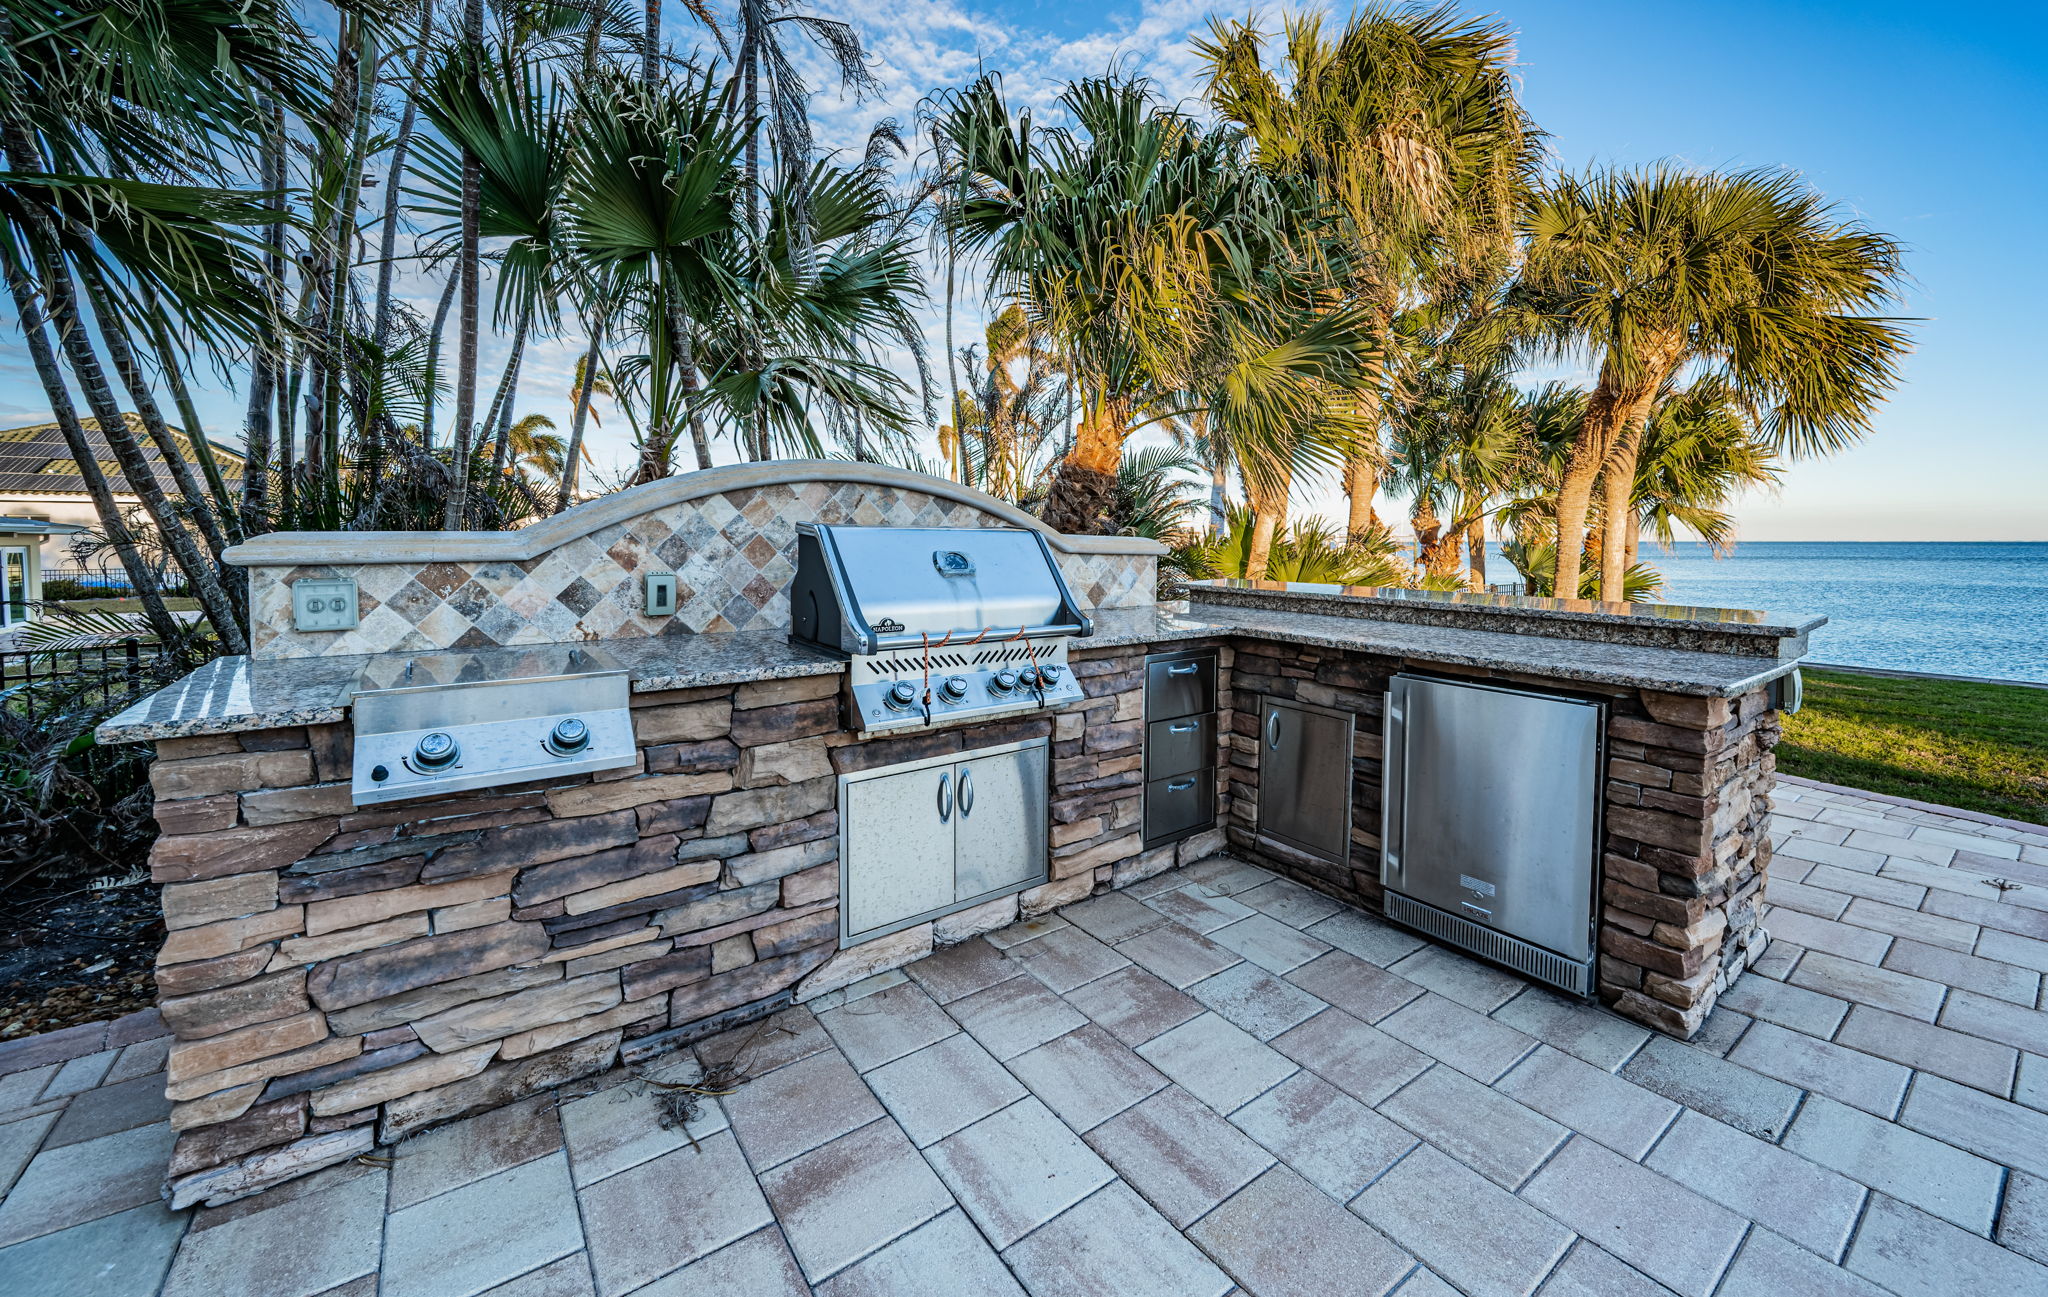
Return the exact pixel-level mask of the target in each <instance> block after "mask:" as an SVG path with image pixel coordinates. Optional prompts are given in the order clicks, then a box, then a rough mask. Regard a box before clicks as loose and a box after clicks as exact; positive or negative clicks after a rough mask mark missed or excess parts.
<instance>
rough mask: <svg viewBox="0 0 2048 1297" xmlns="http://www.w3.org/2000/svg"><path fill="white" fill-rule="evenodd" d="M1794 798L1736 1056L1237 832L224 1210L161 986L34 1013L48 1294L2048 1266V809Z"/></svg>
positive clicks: (2013, 1273) (1453, 1283)
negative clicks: (164, 1026)
mask: <svg viewBox="0 0 2048 1297" xmlns="http://www.w3.org/2000/svg"><path fill="white" fill-rule="evenodd" d="M1774 830H1775V831H1774V838H1775V839H1776V841H1777V854H1776V858H1775V861H1774V863H1773V866H1772V884H1771V892H1770V901H1771V903H1772V909H1771V911H1770V914H1769V918H1768V924H1767V926H1768V927H1769V929H1770V931H1771V933H1772V935H1773V941H1772V943H1771V946H1770V949H1769V950H1768V951H1767V952H1766V954H1765V956H1764V957H1763V960H1762V962H1761V964H1760V965H1759V968H1758V970H1757V972H1758V974H1759V975H1756V976H1749V977H1745V978H1744V979H1742V981H1741V982H1740V983H1739V984H1738V985H1737V986H1736V987H1735V988H1734V990H1733V991H1731V992H1730V993H1729V994H1728V995H1726V996H1724V997H1723V998H1722V1000H1721V1003H1720V1006H1719V1007H1718V1008H1717V1009H1716V1011H1715V1012H1714V1014H1713V1016H1712V1017H1711V1018H1710V1019H1709V1020H1708V1023H1707V1025H1706V1027H1705V1029H1704V1030H1703V1032H1702V1033H1701V1035H1700V1037H1699V1038H1698V1039H1697V1040H1695V1041H1693V1042H1691V1043H1690V1044H1680V1043H1678V1042H1675V1041H1671V1040H1667V1039H1664V1038H1661V1037H1654V1036H1652V1035H1651V1033H1649V1032H1647V1031H1645V1030H1643V1029H1642V1028H1639V1027H1636V1026H1634V1025H1632V1024H1630V1023H1628V1022H1625V1021H1623V1020H1622V1019H1620V1018H1617V1017H1615V1016H1613V1015H1611V1014H1608V1013H1605V1012H1603V1011H1600V1010H1597V1009H1593V1008H1589V1007H1587V1006H1585V1005H1582V1004H1579V1003H1576V1002H1573V1001H1571V1000H1568V999H1566V998H1564V997H1562V996H1559V995H1555V994H1552V993H1550V992H1548V991H1545V990H1542V989H1540V988H1536V987H1532V986H1529V985H1528V984H1526V983H1524V982H1522V981H1521V980H1519V979H1517V978H1514V977H1511V976H1509V975H1507V974H1504V973H1500V972H1498V971H1497V970H1494V969H1491V968H1488V967H1486V966H1483V965H1480V964H1477V963H1475V962H1472V961H1469V960H1466V959H1465V958H1463V957H1462V956H1455V955H1450V954H1447V953H1446V952H1444V951H1442V950H1440V949H1438V948H1436V947H1432V946H1429V945H1426V944H1424V943H1423V942H1422V941H1420V940H1419V939H1417V938H1415V937H1412V936H1410V935H1408V934H1407V933H1405V932H1402V931H1400V930H1399V929H1396V928H1393V927H1392V926H1390V925H1387V924H1385V923H1383V922H1380V921H1379V920H1377V919H1373V918H1371V917H1369V916H1366V915H1362V914H1359V913H1356V912H1353V911H1349V910H1343V909H1338V908H1337V907H1335V906H1334V905H1333V904H1332V903H1330V902H1328V901H1326V900H1325V899H1324V898H1321V897H1319V896H1316V895H1314V894H1312V893H1309V892H1307V891H1305V890H1303V889H1301V888H1299V887H1296V886H1295V885H1293V884H1291V883H1288V882H1284V881H1280V880H1276V879H1274V878H1273V877H1272V876H1271V875H1270V874H1267V873H1265V872H1264V871H1261V870H1258V869H1255V868H1252V867H1250V866H1248V865H1244V864H1241V863H1238V862H1235V861H1231V860H1228V859H1223V858H1218V859H1214V860H1210V861H1206V862H1203V863H1202V864H1199V865H1196V866H1193V867H1191V868H1190V869H1187V870H1183V871H1180V872H1178V873H1174V874H1169V875H1166V876H1163V877H1160V878H1157V879H1153V880H1151V881H1149V882H1148V883H1145V884H1141V885H1139V886H1138V887H1135V888H1133V889H1131V891H1130V892H1128V893H1120V894H1114V895H1109V896H1103V897H1097V898H1095V899H1093V900H1090V901H1085V902H1082V903H1081V904H1078V905H1075V906H1072V907H1069V908H1068V909H1067V910H1065V911H1062V912H1061V913H1060V914H1059V915H1057V916H1052V917H1048V918H1045V919H1042V920H1039V921H1036V922H1033V923H1031V924H1027V925H1021V926H1019V927H1017V928H1012V929H1007V930H1005V931H1003V932H1001V933H995V934H991V935H990V936H989V937H988V938H977V939H975V940H973V941H970V942H968V943H966V944H964V945H961V946H957V947H953V948H951V949H949V950H946V951H943V952H941V953H939V954H937V955H935V956H933V957H932V958H930V959H928V960H925V961H923V962H921V963H919V964H915V965H912V966H911V967H909V968H908V969H905V970H903V971H902V972H897V973H888V974H884V975H882V976H880V977H876V978H872V979H870V980H869V981H868V982H866V983H863V984H861V985H859V986H856V987H853V988H850V989H849V990H847V991H845V992H839V993H835V994H834V995H831V996H827V997H825V998H823V999H821V1000H818V1001H815V1002H814V1003H812V1004H811V1005H809V1006H807V1007H804V1008H799V1009H793V1010H790V1011H787V1012H785V1013H783V1014H781V1015H779V1016H777V1017H776V1018H773V1019H770V1020H769V1021H768V1022H767V1023H765V1024H758V1025H756V1026H753V1027H748V1028H743V1029H741V1030H739V1031H737V1032H733V1033H729V1034H728V1035H727V1036H725V1037H721V1038H717V1039H715V1040H712V1041H708V1042H705V1043H703V1044H701V1045H700V1046H698V1048H697V1050H696V1053H695V1055H694V1056H692V1055H677V1056H671V1057H668V1058H664V1059H658V1060H656V1061H655V1062H654V1063H652V1064H650V1065H648V1066H647V1067H645V1068H643V1069H641V1070H640V1075H638V1076H635V1075H633V1074H630V1073H628V1072H627V1071H624V1070H621V1071H619V1072H615V1073H613V1074H611V1075H608V1076H605V1077H600V1078H594V1079H592V1080H589V1081H585V1082H580V1083H577V1084H575V1085H571V1086H568V1087H565V1088H564V1089H562V1090H561V1091H559V1092H556V1093H553V1094H544V1095H538V1096H535V1097H534V1098H532V1099H528V1100H526V1101H524V1102H522V1103H519V1104H516V1105H514V1106H512V1107H509V1108H505V1109H501V1110H499V1111H496V1112H492V1113H487V1114H484V1115H482V1116H478V1117H474V1118H471V1119H468V1120H466V1121H463V1122H461V1123H458V1124H456V1125H453V1126H449V1127H446V1128H443V1129H441V1130H438V1131H434V1132H430V1133H428V1134H426V1135H422V1136H419V1137H416V1138H414V1139H412V1140H409V1141H407V1142H405V1143H403V1144H401V1145H399V1146H398V1147H397V1148H395V1149H393V1150H389V1154H390V1155H389V1156H388V1157H380V1158H376V1159H369V1160H365V1161H360V1162H356V1163H351V1164H347V1165H343V1166H340V1167H335V1168H332V1169H330V1170H328V1171H325V1172H322V1173H320V1174H318V1175H315V1176H311V1177H308V1178H306V1179H304V1180H301V1181H297V1182H293V1183H290V1184H287V1185H285V1186H282V1187H280V1188H278V1189H275V1190H272V1191H271V1192H269V1193H267V1194H264V1195H260V1196H258V1197H255V1198H252V1199H246V1200H244V1201H241V1202H237V1203H232V1204H229V1205H227V1206H225V1207H221V1208H214V1209H200V1210H198V1211H196V1212H183V1213H175V1214H174V1213H171V1212H169V1211H167V1210H165V1209H164V1208H163V1206H162V1205H161V1203H160V1202H159V1201H158V1199H157V1197H156V1191H157V1185H158V1183H159V1181H160V1179H161V1175H162V1171H163V1167H164V1163H165V1160H166V1157H167V1155H168V1152H169V1149H170V1145H171V1142H172V1132H171V1131H170V1129H169V1127H168V1125H167V1124H166V1123H165V1115H166V1105H165V1104H164V1101H163V1097H162V1095H163V1086H162V1080H163V1078H162V1075H161V1071H162V1066H163V1058H164V1050H165V1045H166V1042H165V1040H164V1039H163V1038H162V1037H161V1036H160V1034H159V1033H160V1031H161V1028H160V1027H156V1026H154V1025H153V1022H152V1018H153V1015H138V1016H137V1017H136V1018H133V1019H124V1020H122V1021H121V1022H118V1023H115V1024H112V1025H111V1026H108V1025H105V1024H102V1025H100V1026H97V1027H94V1028H81V1029H73V1030H72V1031H70V1032H64V1033H56V1034H53V1035H52V1036H47V1037H38V1038H34V1039H33V1040H31V1041H28V1042H17V1043H16V1044H14V1045H10V1046H6V1047H0V1290H4V1291H5V1292H6V1293H7V1294H8V1297H45V1295H57V1294H62V1295H64V1297H81V1295H88V1297H144V1295H146V1294H156V1293H162V1294H165V1295H166V1297H214V1295H219V1294H234V1295H236V1297H314V1295H316V1294H323V1295H325V1297H372V1295H373V1294H382V1295H384V1297H430V1295H431V1297H468V1295H469V1294H481V1293H489V1294H493V1297H591V1295H593V1294H601V1295H602V1297H623V1295H624V1294H636V1295H637V1297H682V1295H683V1294H691V1295H693V1297H694V1295H697V1294H735V1295H743V1297H771V1295H773V1294H784V1293H790V1294H802V1293H810V1292H816V1293H819V1294H824V1295H825V1297H854V1295H857V1294H876V1295H881V1294H888V1295H890V1297H898V1295H905V1294H920V1293H932V1294H960V1293H975V1294H983V1293H987V1294H1000V1293H1012V1294H1015V1293H1027V1292H1028V1293H1031V1294H1034V1295H1044V1294H1068V1293H1074V1294H1080V1293H1099V1294H1118V1295H1122V1294H1132V1295H1134V1297H1135V1295H1140V1294H1153V1293H1156V1294H1161V1295H1162V1297H1222V1295H1223V1294H1226V1293H1231V1292H1233V1291H1241V1292H1246V1293H1251V1294H1258V1295H1260V1297H1275V1295H1278V1294H1292V1293H1303V1294H1331V1293H1344V1294H1358V1295H1359V1297H1377V1295H1379V1294H1383V1293H1389V1292H1397V1293H1398V1294H1399V1297H1433V1295H1436V1294H1444V1293H1464V1294H1468V1297H1495V1295H1496V1294H1502V1295H1505V1294H1529V1293H1540V1294H1544V1295H1545V1297H1566V1295H1567V1294H1623V1295H1627V1294H1658V1293H1672V1292H1675V1293H1681V1294H1686V1295H1687V1297H1710V1295H1711V1297H1765V1295H1776V1294H1808V1293H1812V1294H1822V1293H1826V1294H1877V1293H1884V1292H1891V1293H1896V1294H1902V1295H1917V1294H1950V1293H1953V1294H1966V1293H1967V1294H1992V1293H1998V1294H2021V1293H2036V1294H2048V1012H2043V998H2042V997H2043V985H2042V975H2043V973H2044V972H2048V832H2044V831H2040V830H2032V829H2028V828H2024V827H2015V826H2011V825H2009V824H2004V823H1990V822H1985V821H1982V820H1977V819H1971V818H1969V817H1967V816H1964V815H1958V814H1945V813H1941V812H1939V811H1938V810H1932V809H1926V808H1920V807H1915V806H1911V805H1904V804H1899V803H1896V802H1890V801H1885V800H1882V799H1877V798H1871V797H1865V796H1861V795H1857V794H1853V793H1849V792H1846V791H1842V790H1835V789H1827V788H1822V787H1816V786H1812V785H1805V784H1800V783H1797V782H1791V781H1788V782H1786V783H1785V784H1783V785H1781V787H1780V789H1779V791H1778V801H1777V809H1776V816H1775V821H1774ZM735 1052H737V1054H738V1061H739V1063H740V1064H741V1066H742V1068H743V1070H744V1071H745V1072H746V1074H747V1075H748V1076H749V1077H750V1079H749V1080H748V1081H747V1082H746V1083H745V1084H743V1085H742V1086H740V1088H739V1089H738V1090H737V1091H736V1092H734V1093H732V1094H731V1095H729V1096H727V1097H725V1098H723V1099H706V1100H704V1101H703V1103H702V1105H701V1108H700V1110H699V1112H698V1115H697V1116H696V1118H695V1119H694V1120H692V1121H690V1122H689V1124H688V1127H687V1128H686V1129H685V1128H683V1127H680V1126H670V1125H664V1124H663V1120H662V1107H663V1101H664V1100H663V1097H664V1096H665V1095H669V1094H672V1093H673V1091H670V1090H665V1089H663V1088H662V1086H661V1083H664V1082H666V1083H670V1084H673V1083H676V1082H686V1081H689V1080H692V1079H694V1078H697V1077H699V1076H700V1075H701V1074H702V1072H701V1066H702V1063H703V1062H709V1061H715V1060H717V1059H721V1058H729V1057H732V1056H733V1055H734V1054H735ZM650 1082H652V1083H650Z"/></svg>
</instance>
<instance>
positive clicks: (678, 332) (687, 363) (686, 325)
mask: <svg viewBox="0 0 2048 1297" xmlns="http://www.w3.org/2000/svg"><path fill="white" fill-rule="evenodd" d="M669 327H670V330H671V331H672V332H673V333H674V334H675V336H676V372H677V376H678V378H679V379H680V381H681V384H682V388H683V404H684V407H685V408H686V409H687V410H688V411H689V413H688V415H687V416H686V417H687V418H688V419H689V421H690V448H691V449H692V450H694V451H695V452H696V454H697V469H698V471H699V472H702V471H703V470H704V469H707V468H710V467H711V434H710V432H709V431H707V430H706V429H705V427H704V411H703V410H702V409H700V408H699V407H698V405H697V402H696V399H695V398H696V395H697V391H698V388H699V386H700V383H699V382H698V376H697V344H696V342H695V341H694V340H693V339H692V338H691V336H690V317H689V316H687V315H684V314H683V313H682V312H681V311H679V310H678V311H675V312H674V314H673V315H671V317H670V320H669ZM761 458H763V459H765V458H767V456H766V455H763V456H761Z"/></svg>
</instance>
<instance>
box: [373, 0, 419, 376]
mask: <svg viewBox="0 0 2048 1297" xmlns="http://www.w3.org/2000/svg"><path fill="white" fill-rule="evenodd" d="M433 42H434V0H421V3H420V34H419V43H418V44H417V45H416V46H414V48H413V54H412V65H411V67H410V68H409V69H408V73H407V85H408V87H410V86H416V85H418V84H419V83H420V77H421V75H422V74H423V73H424V72H425V71H426V66H427V52H428V51H429V49H431V48H432V46H433ZM418 120H419V99H418V97H417V96H414V95H411V94H407V95H406V96H405V113H404V115H403V116H401V117H400V118H399V119H398V137H397V138H396V139H395V140H394V141H393V142H392V145H391V167H390V169H389V170H388V171H387V172H386V173H385V176H384V184H385V186H386V188H385V191H384V217H383V225H382V226H381V228H380V229H379V231H378V239H377V313H376V314H375V315H374V316H373V317H372V319H373V320H374V321H375V324H374V326H373V327H374V328H375V333H374V335H373V336H374V338H375V340H376V343H377V350H379V351H382V350H383V349H384V345H385V343H386V342H387V341H389V339H390V337H391V276H392V271H393V269H394V263H395V262H396V260H397V257H398V200H399V197H400V195H401V194H402V193H403V191H404V188H405V187H404V185H403V183H402V181H403V180H404V178H405V158H406V154H407V153H409V152H410V151H411V150H412V132H413V127H414V126H415V125H416V124H417V122H418Z"/></svg>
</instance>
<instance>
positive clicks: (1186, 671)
mask: <svg viewBox="0 0 2048 1297" xmlns="http://www.w3.org/2000/svg"><path fill="white" fill-rule="evenodd" d="M1201 669H1202V664H1201V663H1199V662H1184V663H1182V664H1181V665H1179V666H1177V667H1168V668H1166V674H1168V675H1170V676H1191V675H1193V674H1194V673H1195V672H1197V671H1200V670H1201Z"/></svg>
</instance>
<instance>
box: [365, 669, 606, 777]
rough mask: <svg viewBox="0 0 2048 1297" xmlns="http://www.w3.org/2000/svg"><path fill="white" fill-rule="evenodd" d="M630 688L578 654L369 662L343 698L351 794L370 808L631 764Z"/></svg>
mask: <svg viewBox="0 0 2048 1297" xmlns="http://www.w3.org/2000/svg"><path fill="white" fill-rule="evenodd" d="M400 663H402V665H399V664H400ZM380 676H381V677H383V678H381V679H380V678H379V677H380ZM628 693H629V686H628V683H627V675H626V673H625V672H624V671H621V670H619V669H617V668H616V667H613V666H611V665H610V664H609V663H607V662H601V661H599V660H597V659H596V658H594V657H593V656H592V654H590V653H589V652H587V651H585V650H583V649H561V648H556V649H551V650H525V651H519V650H513V651H508V652H501V653H493V654H481V653H437V654H425V655H420V656H417V657H411V658H401V659H386V660H383V661H380V662H378V663H373V664H372V665H371V666H369V667H366V668H365V669H364V672H363V675H362V677H361V678H360V679H359V680H358V682H357V687H356V691H355V695H354V697H353V699H352V700H351V703H350V715H351V719H352V721H353V724H354V728H355V766H354V772H353V775H354V778H353V782H352V784H351V787H350V795H351V796H352V797H353V798H354V800H355V804H356V805H358V806H369V805H372V804H374V803H377V802H393V801H402V800H405V799H407V798H413V797H432V796H435V795H437V794H440V793H453V792H461V791H463V790H465V789H471V788H490V787H499V786H503V785H506V784H516V783H523V782H525V781H527V780H530V779H544V778H553V777H555V776H559V775H575V774H584V773H588V772H590V771H593V770H614V769H618V768H620V767H624V766H630V765H632V764H633V761H634V754H633V718H632V713H631V710H630V708H629V705H628Z"/></svg>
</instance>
